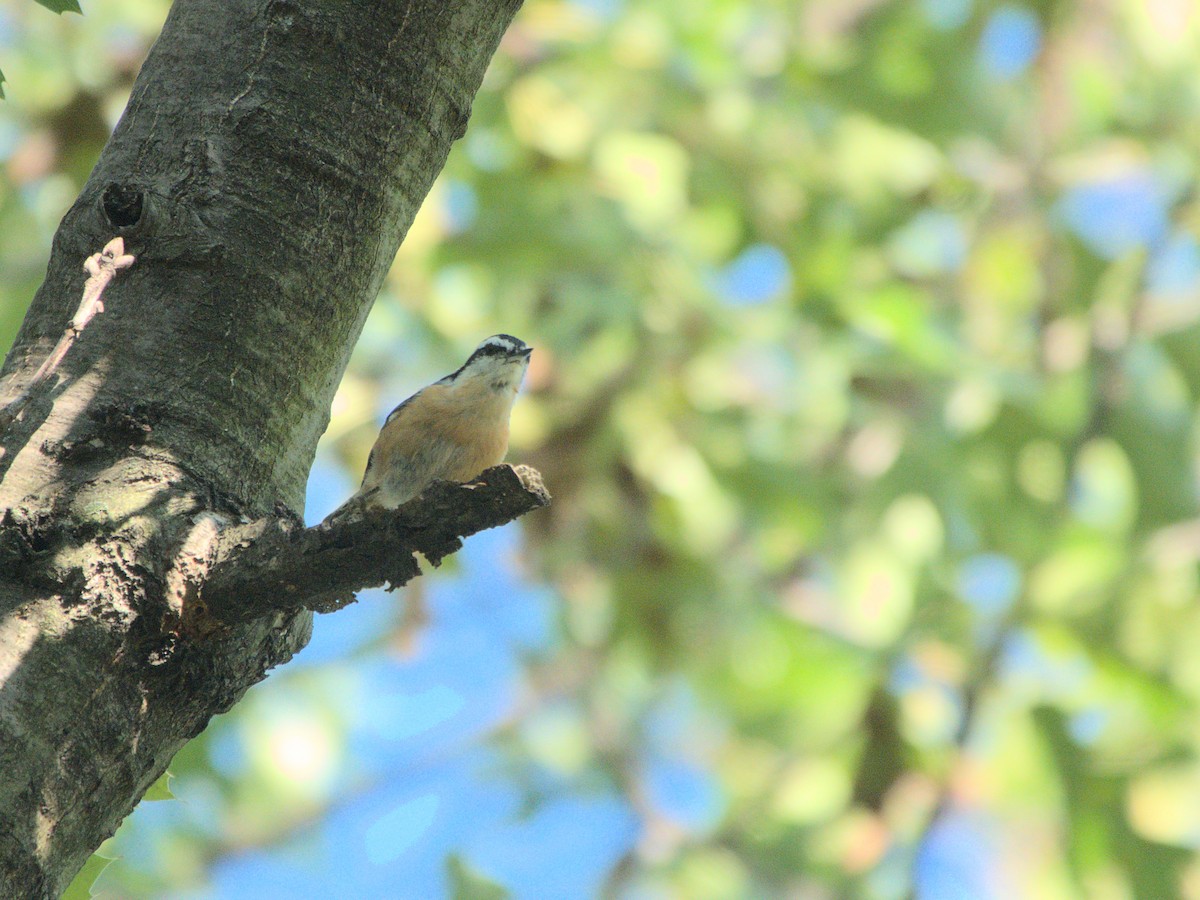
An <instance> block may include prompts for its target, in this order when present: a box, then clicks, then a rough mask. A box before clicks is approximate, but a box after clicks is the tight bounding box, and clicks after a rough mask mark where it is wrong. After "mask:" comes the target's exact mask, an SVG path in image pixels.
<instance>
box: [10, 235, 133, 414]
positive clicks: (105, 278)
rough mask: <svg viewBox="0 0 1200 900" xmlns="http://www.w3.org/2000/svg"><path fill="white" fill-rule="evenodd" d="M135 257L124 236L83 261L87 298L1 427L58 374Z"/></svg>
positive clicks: (84, 287)
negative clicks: (107, 290)
mask: <svg viewBox="0 0 1200 900" xmlns="http://www.w3.org/2000/svg"><path fill="white" fill-rule="evenodd" d="M135 259H136V257H134V256H131V255H129V254H127V253H126V252H125V241H124V239H122V238H119V237H115V238H113V239H112V240H111V241H109V242H108V243H107V244H105V245H104V249H103V250H101V251H100V252H99V253H93V254H92V255H91V256H89V257H88V258H87V259H85V260H84V261H83V268H84V269H85V270H86V271H87V273H88V280H87V281H86V282H85V283H84V285H83V299H82V300H80V301H79V309H77V310H76V311H75V316H74V318H72V319H71V321H70V322H69V323H68V324H67V328H66V331H64V332H63V335H62V337H61V338H59V339H58V344H57V345H56V346H55V348H54V351H53V352H52V353H51V354H50V355H49V356H47V357H46V359H45V361H43V362H42V364H41V366H39V367H38V370H37V371H36V372H35V373H34V375H33V378H31V379H30V380H29V382H28V383H27V384H26V385H25V387H24V389H22V391H21V393H20V394H18V395H17V396H16V398H14V399H13V401H12V402H11V403H9V404H8V405H7V406H6V407H5V408H4V410H3V411H0V429H2V428H4V427H6V426H7V425H9V424H10V423H11V422H12V421H13V420H14V419H15V418H16V417H17V416H18V415H20V412H21V410H22V409H24V408H25V404H26V403H28V402H29V398H30V397H32V396H33V392H34V391H35V390H36V389H37V387H38V385H40V384H41V383H42V382H44V381H45V380H46V379H47V378H49V377H50V376H51V375H52V374H54V372H55V370H56V369H58V366H59V363H61V362H62V361H63V358H64V357H65V356H66V355H67V351H69V350H70V349H71V347H72V345H74V343H75V341H76V340H77V339H78V337H79V335H81V334H83V330H84V329H85V328H87V326H88V323H89V322H91V321H92V319H93V318H95V317H96V316H97V315H98V314H99V313H102V312H104V289H105V288H106V287H108V283H109V282H110V281H112V280H113V278H115V277H116V274H117V272H119V271H120V270H121V269H128V268H129V267H130V266H132V265H133V263H134V261H135Z"/></svg>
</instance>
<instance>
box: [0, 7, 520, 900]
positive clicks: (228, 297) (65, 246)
mask: <svg viewBox="0 0 1200 900" xmlns="http://www.w3.org/2000/svg"><path fill="white" fill-rule="evenodd" d="M518 6H519V0H453V2H445V0H391V2H384V0H379V2H368V0H177V2H176V3H175V6H174V7H173V9H172V11H171V14H170V16H169V18H168V20H167V23H166V25H165V27H164V30H163V34H162V36H161V37H160V38H159V40H158V42H157V43H156V44H155V46H154V48H153V50H152V51H151V53H150V56H149V58H148V59H147V61H146V63H145V65H144V67H143V69H142V72H141V74H140V76H139V78H138V80H137V83H136V85H135V87H134V90H133V94H132V96H131V99H130V102H129V106H128V108H127V109H126V112H125V115H124V116H123V117H122V119H121V122H120V124H119V125H118V127H117V129H116V132H115V133H114V135H113V137H112V139H111V140H110V142H109V144H108V146H107V147H106V148H105V150H104V152H103V154H102V156H101V158H100V160H99V162H98V163H97V165H96V168H95V170H94V171H93V173H92V175H91V178H90V179H89V181H88V183H87V185H86V186H85V188H84V190H83V192H82V194H81V195H80V197H79V199H78V201H77V202H76V203H75V205H74V206H73V207H72V208H71V210H70V211H69V212H68V213H67V215H66V216H65V218H64V219H63V222H62V224H61V226H60V228H59V231H58V233H57V234H56V236H55V239H54V246H53V249H52V254H51V259H50V264H49V267H48V270H47V276H46V281H45V283H44V284H43V286H42V288H41V289H40V290H39V292H38V294H37V296H36V297H35V299H34V301H33V305H32V307H31V308H30V310H29V313H28V316H27V318H26V320H25V322H24V325H23V326H22V328H21V331H20V333H19V335H18V337H17V340H16V343H15V344H14V346H13V348H12V350H11V351H10V352H9V354H8V357H7V359H6V361H5V363H4V367H3V369H2V370H0V406H3V405H5V404H7V403H9V402H11V401H12V400H13V399H15V398H18V397H20V398H22V401H21V409H20V411H19V413H18V414H17V415H16V416H15V418H14V419H13V420H12V421H11V422H8V423H7V426H6V427H5V428H4V430H3V432H2V433H0V448H2V449H0V897H40V896H55V895H57V894H58V893H59V892H61V891H62V890H63V889H64V888H65V886H66V885H67V884H68V883H69V881H70V879H71V878H72V877H73V875H74V874H75V872H76V871H77V870H78V869H79V867H80V866H81V865H82V864H83V862H84V861H85V860H86V859H87V857H88V855H89V854H90V853H91V852H92V850H93V849H94V848H95V847H96V846H97V845H98V844H99V843H100V842H101V841H102V840H103V839H104V838H105V837H107V836H108V835H110V834H111V833H112V832H113V831H114V830H115V829H116V827H117V825H118V824H119V823H120V821H121V819H122V818H123V817H124V816H125V815H126V814H127V813H128V812H129V811H130V810H131V809H132V808H133V806H134V804H135V803H136V802H137V800H138V799H139V798H140V797H141V795H142V793H143V792H144V791H145V789H146V788H147V787H148V786H149V785H150V784H151V783H152V782H153V781H154V780H155V778H157V777H158V775H159V774H161V772H162V771H163V770H164V769H165V767H166V766H167V764H168V762H169V761H170V759H171V757H172V756H173V755H174V754H175V752H176V751H177V750H178V749H179V748H180V747H181V746H182V745H183V743H184V742H185V741H187V740H188V739H189V738H190V737H192V736H194V735H195V734H197V733H199V732H200V731H201V730H202V729H203V728H204V726H205V725H206V723H207V722H208V720H209V719H210V718H211V717H212V716H213V715H214V714H215V713H218V712H221V711H224V710H225V709H228V708H229V707H230V706H231V705H232V704H233V703H235V702H236V701H237V700H238V698H239V697H241V696H242V694H243V693H244V692H245V691H246V689H247V688H248V687H249V686H250V685H252V684H253V683H254V682H256V681H258V680H260V679H261V678H262V677H263V676H264V674H265V673H266V671H267V670H268V669H269V668H271V667H272V666H274V665H278V664H279V663H281V662H284V661H285V660H287V659H288V658H290V657H291V655H292V654H293V653H295V652H296V651H297V650H298V649H300V648H301V647H302V646H303V645H304V644H305V642H306V641H307V639H308V636H309V632H310V628H311V613H310V612H308V611H307V610H306V608H305V607H306V606H308V605H309V604H304V603H292V604H288V605H286V608H280V607H278V606H275V607H272V605H271V604H269V603H259V605H258V606H256V607H255V608H256V609H258V610H260V612H259V613H258V614H255V615H233V616H230V617H229V621H228V622H226V623H222V624H221V625H220V627H214V628H209V629H204V628H191V627H189V619H188V615H187V612H188V602H189V600H190V599H194V596H195V594H196V593H197V591H198V589H199V583H198V582H199V581H202V579H203V575H204V573H205V570H206V568H207V566H208V565H209V564H210V563H212V562H213V561H215V560H216V559H217V558H218V556H219V553H218V552H217V550H214V549H213V548H218V550H219V548H220V547H221V546H222V544H221V537H220V536H221V534H222V532H223V529H224V528H226V527H227V524H226V523H230V522H234V523H237V522H254V521H257V520H262V521H266V522H269V521H273V520H274V519H283V520H289V519H292V520H294V519H295V518H296V516H295V514H294V513H290V512H289V511H290V510H298V509H301V507H302V503H303V496H304V483H305V479H306V477H307V474H308V469H309V466H310V464H311V462H312V458H313V454H314V451H315V447H316V443H317V438H318V437H319V436H320V434H321V433H322V431H323V430H324V428H325V426H326V424H327V421H328V410H329V403H330V400H331V398H332V395H333V392H334V389H335V387H336V385H337V382H338V380H339V378H340V376H341V373H342V370H343V368H344V365H345V362H346V360H347V358H348V356H349V353H350V350H351V347H352V345H353V343H354V341H355V339H356V338H357V336H358V334H359V331H360V330H361V328H362V324H363V322H364V320H365V317H366V314H367V311H368V309H369V308H370V305H371V302H372V301H373V299H374V297H375V295H376V293H377V291H378V289H379V287H380V284H381V282H382V279H383V276H384V274H385V272H386V270H387V268H388V266H389V265H390V263H391V260H392V257H393V256H394V254H395V251H396V248H397V247H398V246H399V243H400V240H401V238H402V237H403V235H404V232H405V231H406V230H407V228H408V225H409V223H410V222H411V221H412V217H413V215H414V214H415V212H416V210H417V208H418V206H419V205H420V203H421V201H422V199H423V198H424V196H425V194H426V193H427V191H428V189H429V187H430V185H431V183H432V181H433V179H434V177H435V176H436V175H437V173H438V171H439V170H440V169H441V167H442V165H443V163H444V161H445V159H446V155H447V153H448V152H449V149H450V145H451V143H452V142H453V141H454V140H455V139H456V138H457V137H459V136H460V135H461V134H462V133H463V130H464V128H465V126H466V121H467V117H468V114H469V111H470V106H471V101H472V98H473V97H474V94H475V92H476V91H477V89H478V87H479V84H480V82H481V80H482V77H483V73H484V70H485V68H486V65H487V62H488V60H489V59H490V57H491V55H492V53H493V52H494V50H495V48H496V45H497V44H498V42H499V40H500V37H501V35H502V34H503V32H504V29H505V28H506V27H507V25H508V23H509V21H510V20H511V18H512V16H513V14H514V13H515V12H516V9H517V7H518ZM118 236H119V237H122V238H123V239H124V245H125V248H126V250H127V252H128V253H130V254H132V255H134V256H135V257H136V263H135V264H134V265H132V266H131V267H130V268H128V269H126V270H124V271H122V272H121V274H120V275H119V277H117V278H116V279H114V280H113V282H112V283H111V284H110V285H108V287H107V288H106V291H105V294H104V307H105V309H104V312H103V313H102V314H101V315H98V316H96V317H95V318H94V319H93V320H91V321H90V323H88V324H87V327H86V330H85V331H83V332H82V333H81V334H79V335H78V336H77V339H76V340H75V341H74V343H73V344H72V346H71V347H70V350H69V352H67V353H66V355H65V356H64V358H63V359H62V360H61V362H60V363H59V364H58V366H57V368H56V369H55V371H54V373H53V375H52V377H49V378H47V379H46V381H45V382H44V383H42V384H38V385H35V386H34V387H33V388H32V390H28V391H27V390H26V389H27V388H28V387H29V386H30V383H31V380H32V379H33V376H34V375H35V373H36V372H37V371H38V369H39V367H40V366H41V365H42V363H43V362H44V361H45V360H46V359H47V357H48V355H49V354H51V353H52V352H53V348H54V346H55V343H56V342H57V341H58V340H59V338H60V336H61V335H62V334H63V329H64V327H65V326H66V324H67V322H69V321H70V320H71V318H72V315H73V314H74V313H75V311H76V309H77V307H79V305H80V298H81V292H82V290H83V285H84V281H85V278H86V277H87V273H85V272H84V270H83V263H84V260H85V259H87V258H88V257H89V256H91V255H92V254H94V253H96V252H98V251H99V250H100V249H101V248H103V247H104V246H105V245H106V244H107V243H108V242H109V241H110V239H112V238H114V237H118ZM397 364H398V365H402V364H403V360H398V361H397ZM2 422H3V420H2V419H0V423H2ZM510 517H511V516H510ZM502 518H503V516H497V520H498V521H499V520H502ZM268 530H270V529H269V528H267V526H263V531H264V533H265V532H266V531H268ZM213 554H217V555H213ZM230 571H231V570H230ZM299 587H300V589H301V590H303V589H304V587H303V586H299ZM235 593H236V592H235V591H234V592H231V591H226V592H225V593H224V594H222V597H223V598H224V600H223V602H224V603H226V605H227V608H234V607H236V596H235Z"/></svg>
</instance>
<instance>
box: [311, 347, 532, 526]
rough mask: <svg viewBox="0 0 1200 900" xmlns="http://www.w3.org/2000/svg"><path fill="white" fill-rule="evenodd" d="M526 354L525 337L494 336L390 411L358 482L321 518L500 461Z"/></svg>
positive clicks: (404, 495) (393, 501)
mask: <svg viewBox="0 0 1200 900" xmlns="http://www.w3.org/2000/svg"><path fill="white" fill-rule="evenodd" d="M532 353H533V348H532V347H530V346H528V345H527V344H526V343H525V342H524V341H522V340H519V339H518V338H515V337H513V336H512V335H510V334H494V335H492V336H491V337H490V338H488V339H487V340H485V341H484V342H483V343H481V344H480V345H479V346H478V347H476V348H475V351H474V352H473V353H472V354H471V355H470V357H468V358H467V361H466V362H465V363H463V364H462V366H461V367H460V368H459V369H458V370H457V371H456V372H452V373H451V374H449V375H447V376H446V377H445V378H440V379H438V380H437V381H435V382H434V383H433V384H431V385H429V386H428V387H425V388H422V389H421V390H419V391H417V392H416V393H415V394H413V395H412V396H411V397H409V398H408V399H407V400H405V401H404V402H403V403H401V404H400V405H399V406H397V407H396V408H395V409H393V410H392V411H391V413H389V414H388V417H387V420H386V421H385V422H384V423H383V428H382V430H381V431H380V432H379V437H378V438H376V439H375V446H374V447H372V448H371V455H370V456H369V457H368V458H367V471H366V473H365V474H364V475H363V481H362V486H361V487H360V488H359V489H358V491H357V492H356V493H355V494H354V496H353V497H351V498H350V499H349V500H347V501H346V502H345V503H343V504H342V505H341V506H339V507H338V508H337V509H336V510H334V511H333V512H332V513H330V514H329V515H328V516H327V517H326V518H325V521H324V522H322V523H321V524H322V525H329V524H330V523H332V522H333V521H334V520H335V519H337V518H340V517H341V516H343V515H345V514H346V513H348V512H349V511H350V510H352V509H365V508H371V507H381V508H383V509H394V508H395V507H397V506H399V505H400V504H402V503H404V502H405V501H406V500H410V499H412V498H413V497H415V496H417V494H419V493H421V491H423V490H424V489H425V488H426V486H428V485H429V483H430V482H432V481H438V480H441V481H467V480H469V479H471V478H473V477H475V476H476V475H478V474H479V473H480V472H482V471H483V470H484V469H487V468H489V467H491V466H494V465H497V464H498V463H500V462H501V461H502V460H503V459H504V454H505V453H507V452H508V418H509V414H510V413H511V412H512V407H513V401H514V400H516V398H517V389H518V388H519V387H520V386H521V379H522V377H524V375H525V369H526V368H528V366H529V357H530V354H532Z"/></svg>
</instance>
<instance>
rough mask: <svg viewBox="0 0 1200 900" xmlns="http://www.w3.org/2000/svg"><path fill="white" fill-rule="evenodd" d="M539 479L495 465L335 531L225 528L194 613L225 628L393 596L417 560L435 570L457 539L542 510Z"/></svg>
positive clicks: (523, 469) (280, 521) (290, 525)
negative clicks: (358, 597)
mask: <svg viewBox="0 0 1200 900" xmlns="http://www.w3.org/2000/svg"><path fill="white" fill-rule="evenodd" d="M549 503H550V495H549V494H548V493H546V489H545V487H544V486H543V485H542V476H541V475H540V474H538V472H537V471H535V470H534V469H531V468H529V467H528V466H518V467H517V468H515V469H514V468H512V467H511V466H495V467H493V468H491V469H488V470H487V471H485V472H483V473H482V474H481V475H480V476H479V477H478V478H477V479H476V480H475V481H472V482H468V483H467V484H452V483H450V482H446V481H437V482H434V483H433V484H432V485H430V486H429V487H428V488H427V489H426V490H425V492H424V493H423V494H421V495H420V496H419V497H416V498H414V499H412V500H410V501H409V502H408V503H405V504H404V505H403V506H401V507H400V508H399V509H391V510H383V509H371V510H367V511H366V512H364V513H363V514H362V516H361V517H356V518H348V519H345V520H340V521H338V522H337V523H336V524H334V525H333V526H332V527H329V528H324V527H320V526H318V527H315V528H304V527H303V525H302V524H300V523H299V522H297V521H296V520H295V519H292V518H275V517H273V518H268V519H259V520H257V521H255V522H250V523H248V524H245V525H235V526H232V527H229V528H226V529H224V530H223V531H222V532H221V533H220V536H219V537H218V538H217V549H216V554H215V557H214V561H213V563H212V565H211V567H210V568H209V570H208V574H207V577H206V578H205V579H204V583H203V586H202V587H201V588H200V591H199V596H198V600H199V602H200V604H201V606H202V612H201V615H205V614H207V616H208V617H211V618H213V619H216V620H218V621H220V622H224V623H229V624H232V623H234V622H244V621H248V620H251V619H256V618H261V617H264V616H270V615H274V614H276V613H279V612H290V611H294V610H297V609H311V610H313V611H315V612H331V611H333V610H336V609H340V608H341V607H343V606H345V605H346V604H347V603H350V602H352V601H353V600H354V592H355V591H358V590H361V589H363V588H369V587H377V586H379V585H383V584H386V585H388V586H389V588H397V587H400V586H401V585H402V584H404V583H406V582H407V581H409V580H410V579H412V578H414V577H416V576H417V575H419V574H420V568H419V566H418V564H417V561H416V559H415V557H414V554H416V553H420V554H421V555H422V556H424V557H425V558H426V559H428V560H429V561H430V562H431V563H433V564H434V565H435V566H436V565H438V564H439V563H440V562H441V561H442V560H443V559H444V558H445V557H447V556H449V555H450V554H451V553H454V552H455V551H456V550H458V549H459V548H460V547H462V540H461V539H462V538H464V537H469V536H470V535H472V534H475V533H477V532H480V531H484V530H486V529H488V528H495V527H496V526H497V525H504V524H505V523H507V522H511V521H512V520H513V519H515V518H517V517H518V516H521V515H524V514H525V513H527V512H529V511H530V510H533V509H539V508H541V507H544V506H548V505H549Z"/></svg>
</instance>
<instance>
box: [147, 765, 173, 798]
mask: <svg viewBox="0 0 1200 900" xmlns="http://www.w3.org/2000/svg"><path fill="white" fill-rule="evenodd" d="M142 799H143V800H149V801H151V802H153V801H155V800H174V799H175V795H174V794H172V793H171V773H170V772H169V771H168V772H163V773H162V774H161V775H160V776H158V780H157V781H155V782H154V784H152V785H150V787H149V788H148V789H147V790H146V793H145V794H143V795H142Z"/></svg>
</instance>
